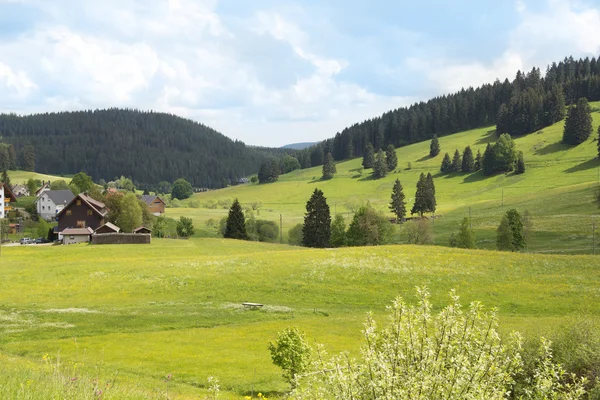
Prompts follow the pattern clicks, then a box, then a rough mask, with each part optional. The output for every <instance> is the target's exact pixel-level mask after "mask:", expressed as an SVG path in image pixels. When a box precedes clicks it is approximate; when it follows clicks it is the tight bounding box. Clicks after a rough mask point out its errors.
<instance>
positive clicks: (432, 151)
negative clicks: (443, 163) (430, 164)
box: [429, 135, 440, 157]
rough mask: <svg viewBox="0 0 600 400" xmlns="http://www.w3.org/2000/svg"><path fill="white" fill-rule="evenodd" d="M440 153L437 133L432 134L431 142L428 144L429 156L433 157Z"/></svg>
mask: <svg viewBox="0 0 600 400" xmlns="http://www.w3.org/2000/svg"><path fill="white" fill-rule="evenodd" d="M438 154H440V141H439V140H438V137H437V135H433V139H431V143H430V144H429V157H435V156H437V155H438Z"/></svg>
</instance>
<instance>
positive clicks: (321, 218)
mask: <svg viewBox="0 0 600 400" xmlns="http://www.w3.org/2000/svg"><path fill="white" fill-rule="evenodd" d="M330 238H331V214H330V212H329V206H328V205H327V199H326V198H325V196H324V195H323V192H322V191H321V190H319V189H315V191H314V192H313V194H312V196H311V197H310V199H309V200H308V202H307V203H306V214H305V216H304V225H303V227H302V243H303V244H304V245H305V246H306V247H319V248H323V247H327V246H329V239H330Z"/></svg>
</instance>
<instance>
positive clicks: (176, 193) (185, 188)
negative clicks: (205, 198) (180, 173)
mask: <svg viewBox="0 0 600 400" xmlns="http://www.w3.org/2000/svg"><path fill="white" fill-rule="evenodd" d="M193 194H194V190H193V189H192V184H191V183H189V182H188V181H186V180H185V179H183V178H179V179H177V180H176V181H175V182H173V187H172V189H171V199H177V200H184V199H187V198H189V197H192V195H193Z"/></svg>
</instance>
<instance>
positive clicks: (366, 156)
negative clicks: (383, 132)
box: [362, 142, 375, 169]
mask: <svg viewBox="0 0 600 400" xmlns="http://www.w3.org/2000/svg"><path fill="white" fill-rule="evenodd" d="M373 164H375V149H374V148H373V145H372V144H371V142H367V144H366V145H365V150H364V153H363V161H362V166H363V167H364V168H365V169H368V168H373Z"/></svg>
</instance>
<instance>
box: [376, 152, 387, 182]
mask: <svg viewBox="0 0 600 400" xmlns="http://www.w3.org/2000/svg"><path fill="white" fill-rule="evenodd" d="M387 173H388V165H387V161H386V159H385V153H384V152H383V150H379V151H378V152H377V156H375V164H373V177H374V178H375V179H380V178H383V177H385V176H386V175H387Z"/></svg>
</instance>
